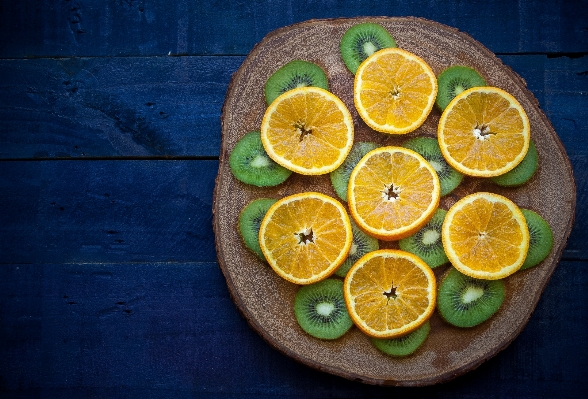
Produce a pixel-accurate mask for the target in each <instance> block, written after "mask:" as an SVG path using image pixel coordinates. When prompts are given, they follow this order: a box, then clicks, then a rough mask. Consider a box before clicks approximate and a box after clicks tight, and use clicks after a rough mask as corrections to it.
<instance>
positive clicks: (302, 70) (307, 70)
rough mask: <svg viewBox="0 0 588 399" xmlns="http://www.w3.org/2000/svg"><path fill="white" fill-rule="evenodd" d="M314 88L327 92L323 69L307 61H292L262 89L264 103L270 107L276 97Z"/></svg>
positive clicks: (327, 84)
mask: <svg viewBox="0 0 588 399" xmlns="http://www.w3.org/2000/svg"><path fill="white" fill-rule="evenodd" d="M306 86H316V87H320V88H322V89H325V90H329V81H328V79H327V75H326V74H325V71H323V69H322V68H321V67H320V66H318V65H316V64H314V63H312V62H308V61H303V60H293V61H290V62H288V63H287V64H286V65H284V66H283V67H281V68H280V69H278V70H277V71H276V72H274V73H273V74H272V75H271V76H270V77H269V79H268V80H267V82H266V83H265V87H264V94H265V101H266V103H267V105H270V104H271V103H272V102H273V101H274V100H275V99H276V98H278V96H280V95H281V94H284V93H285V92H287V91H288V90H292V89H296V88H299V87H306Z"/></svg>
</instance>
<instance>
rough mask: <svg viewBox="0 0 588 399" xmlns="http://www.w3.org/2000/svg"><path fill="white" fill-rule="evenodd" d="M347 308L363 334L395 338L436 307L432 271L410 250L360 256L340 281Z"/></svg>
mask: <svg viewBox="0 0 588 399" xmlns="http://www.w3.org/2000/svg"><path fill="white" fill-rule="evenodd" d="M343 289H344V290H343V293H344V295H345V303H346V304H347V310H348V311H349V315H350V316H351V319H352V320H353V322H354V323H355V324H356V325H357V326H358V327H359V329H360V330H362V331H363V332H364V333H365V334H367V335H369V336H371V337H376V338H394V337H398V336H401V335H404V334H408V333H409V332H411V331H413V330H415V329H417V328H418V327H420V326H421V325H422V324H423V323H425V322H426V321H427V320H428V319H429V317H430V316H431V314H432V313H433V310H434V308H435V302H436V295H437V294H436V292H437V288H436V280H435V274H434V273H433V271H432V270H431V268H430V267H429V266H427V264H426V263H425V262H423V261H422V260H421V259H420V258H419V257H417V256H416V255H413V254H411V253H408V252H405V251H400V250H393V249H381V250H378V251H373V252H370V253H368V254H366V255H364V256H363V257H362V258H360V259H359V260H358V261H357V263H355V265H353V267H352V268H351V269H350V270H349V272H348V273H347V277H346V278H345V282H344V283H343Z"/></svg>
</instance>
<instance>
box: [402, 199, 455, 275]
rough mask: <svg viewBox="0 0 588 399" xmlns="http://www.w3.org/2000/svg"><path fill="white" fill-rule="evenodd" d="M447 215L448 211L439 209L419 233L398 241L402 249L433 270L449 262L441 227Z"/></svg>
mask: <svg viewBox="0 0 588 399" xmlns="http://www.w3.org/2000/svg"><path fill="white" fill-rule="evenodd" d="M445 215H447V211H446V210H445V209H441V208H438V209H437V210H436V211H435V213H434V214H433V217H432V218H431V220H429V221H428V222H427V224H426V225H424V226H423V227H422V228H421V229H420V230H419V231H417V232H416V233H414V234H413V235H411V236H410V237H406V238H403V239H402V240H400V241H398V245H399V246H400V249H402V250H403V251H407V252H410V253H413V254H415V255H416V256H418V257H419V258H421V259H422V260H424V261H425V263H426V264H427V265H429V267H430V268H431V269H434V268H436V267H438V266H441V265H444V264H445V263H447V262H449V259H448V258H447V255H446V254H445V251H444V250H443V242H442V240H441V227H442V226H443V221H444V220H445Z"/></svg>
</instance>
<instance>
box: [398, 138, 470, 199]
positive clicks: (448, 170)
mask: <svg viewBox="0 0 588 399" xmlns="http://www.w3.org/2000/svg"><path fill="white" fill-rule="evenodd" d="M402 146H403V147H405V148H408V149H410V150H413V151H416V152H418V153H419V154H420V155H422V157H423V158H425V160H427V162H429V163H430V164H431V166H432V167H433V169H435V172H437V176H439V182H440V183H441V196H442V197H443V196H445V195H447V194H449V193H451V192H452V191H453V190H454V189H455V188H456V187H457V186H459V184H460V183H461V181H462V180H463V175H462V174H461V173H460V172H458V171H457V170H455V169H453V168H452V167H451V165H449V164H448V163H447V161H445V158H443V154H442V153H441V149H440V148H439V142H438V141H437V140H436V139H434V138H431V137H415V138H412V139H410V140H408V141H406V142H404V144H402Z"/></svg>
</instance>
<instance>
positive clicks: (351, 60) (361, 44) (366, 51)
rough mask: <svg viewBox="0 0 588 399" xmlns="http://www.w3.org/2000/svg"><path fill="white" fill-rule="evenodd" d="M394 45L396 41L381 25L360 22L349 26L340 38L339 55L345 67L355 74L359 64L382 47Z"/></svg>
mask: <svg viewBox="0 0 588 399" xmlns="http://www.w3.org/2000/svg"><path fill="white" fill-rule="evenodd" d="M389 47H396V41H395V40H394V38H393V37H392V36H391V35H390V33H388V31H387V30H386V29H384V27H382V25H379V24H375V23H370V22H366V23H361V24H357V25H354V26H352V27H351V28H349V29H348V30H347V31H346V32H345V34H343V37H342V38H341V43H340V51H341V57H342V58H343V62H344V63H345V66H347V69H349V71H351V73H352V74H354V75H355V72H356V71H357V68H359V65H360V64H361V63H362V62H363V61H364V60H365V59H366V58H367V57H369V56H370V55H372V54H373V53H375V52H376V51H378V50H381V49H383V48H389Z"/></svg>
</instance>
